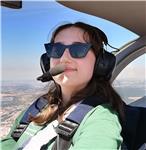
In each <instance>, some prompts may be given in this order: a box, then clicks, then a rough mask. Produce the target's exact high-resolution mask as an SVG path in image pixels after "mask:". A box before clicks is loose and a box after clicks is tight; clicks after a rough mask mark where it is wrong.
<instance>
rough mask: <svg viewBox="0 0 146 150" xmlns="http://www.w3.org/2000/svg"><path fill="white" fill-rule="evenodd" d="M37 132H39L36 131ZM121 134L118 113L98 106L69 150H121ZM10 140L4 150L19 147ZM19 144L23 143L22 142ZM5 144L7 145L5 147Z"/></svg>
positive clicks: (79, 131)
mask: <svg viewBox="0 0 146 150" xmlns="http://www.w3.org/2000/svg"><path fill="white" fill-rule="evenodd" d="M28 128H29V126H28ZM34 128H35V127H34ZM37 132H38V130H36V133H37ZM120 133H121V125H120V122H119V119H118V115H117V113H116V112H115V111H113V110H112V108H111V107H110V106H109V105H107V104H104V105H98V106H97V107H95V108H93V109H92V110H91V111H89V112H88V113H87V114H86V116H85V117H84V119H83V121H82V122H81V124H80V126H79V128H78V129H77V131H76V133H75V135H74V136H73V139H72V144H71V146H70V148H69V150H89V149H90V150H101V149H102V150H103V149H108V150H114V149H120V146H121V143H122V141H123V139H122V136H121V134H120ZM24 137H25V136H24ZM42 138H43V137H42ZM9 140H10V141H9ZM9 140H7V142H6V141H4V142H2V148H3V149H4V150H16V147H15V146H14V147H15V149H12V147H13V146H12V145H14V144H16V145H17V143H16V142H14V141H13V142H12V139H9ZM23 140H24V139H23ZM8 142H9V144H8ZM19 142H20V143H21V140H20V141H19ZM5 143H7V144H6V145H5ZM48 143H49V145H48V150H51V148H52V145H53V144H54V142H52V143H51V142H49V141H48ZM9 145H10V146H9ZM3 149H2V150H3Z"/></svg>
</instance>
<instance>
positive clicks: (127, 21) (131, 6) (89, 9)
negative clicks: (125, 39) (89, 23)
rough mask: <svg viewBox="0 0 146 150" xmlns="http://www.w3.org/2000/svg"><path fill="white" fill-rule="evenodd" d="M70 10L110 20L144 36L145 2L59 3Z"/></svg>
mask: <svg viewBox="0 0 146 150" xmlns="http://www.w3.org/2000/svg"><path fill="white" fill-rule="evenodd" d="M59 3H60V4H62V5H64V6H66V7H69V8H71V9H74V10H77V11H81V12H84V13H88V14H91V15H94V16H97V17H101V18H104V19H107V20H110V21H112V22H114V23H116V24H119V25H121V26H123V27H125V28H127V29H129V30H131V31H132V32H134V33H136V34H138V35H140V36H143V35H146V1H109V0H108V1H97V0H96V1H95V0H93V1H83V0H80V1H59Z"/></svg>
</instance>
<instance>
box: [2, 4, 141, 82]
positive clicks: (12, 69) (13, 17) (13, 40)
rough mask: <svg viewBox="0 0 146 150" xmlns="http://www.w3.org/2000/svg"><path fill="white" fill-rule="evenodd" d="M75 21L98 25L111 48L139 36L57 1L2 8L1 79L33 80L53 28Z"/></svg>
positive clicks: (38, 69) (37, 72)
mask: <svg viewBox="0 0 146 150" xmlns="http://www.w3.org/2000/svg"><path fill="white" fill-rule="evenodd" d="M76 21H83V22H86V23H88V24H91V25H94V26H96V27H99V28H100V29H101V30H103V31H104V32H105V33H106V35H107V37H108V41H109V44H110V45H112V46H114V47H118V48H119V47H121V46H122V45H124V44H126V43H127V41H131V40H133V39H136V38H137V37H138V36H137V35H136V34H134V33H132V32H130V31H129V30H127V29H124V28H123V27H121V26H119V25H117V24H114V23H112V22H110V21H107V20H104V19H101V18H98V17H94V16H91V15H87V14H84V13H79V12H77V11H74V10H71V9H69V8H66V7H64V6H61V5H60V4H58V3H57V2H47V1H42V2H41V1H40V2H33V1H32V2H30V1H24V2H23V7H22V9H19V10H16V9H10V8H6V7H1V59H2V61H1V68H0V70H1V80H2V81H3V80H4V81H5V80H35V79H36V78H37V77H38V76H40V75H41V74H42V72H41V69H40V56H41V54H43V53H45V49H44V43H46V42H49V39H50V37H51V33H52V31H53V29H55V28H56V27H57V26H58V25H60V24H64V23H68V22H76ZM108 49H109V51H111V49H110V48H108Z"/></svg>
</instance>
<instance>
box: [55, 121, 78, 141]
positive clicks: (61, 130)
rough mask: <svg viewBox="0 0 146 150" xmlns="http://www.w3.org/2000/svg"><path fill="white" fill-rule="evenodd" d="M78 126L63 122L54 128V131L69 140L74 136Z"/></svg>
mask: <svg viewBox="0 0 146 150" xmlns="http://www.w3.org/2000/svg"><path fill="white" fill-rule="evenodd" d="M78 126H79V125H78V124H77V123H74V122H71V121H69V120H65V121H63V122H62V123H60V124H59V125H58V126H57V127H56V128H55V131H56V133H57V134H59V135H61V136H63V137H65V138H67V139H69V138H71V137H72V136H73V135H74V133H75V131H76V130H77V128H78Z"/></svg>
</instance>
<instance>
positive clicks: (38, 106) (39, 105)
mask: <svg viewBox="0 0 146 150" xmlns="http://www.w3.org/2000/svg"><path fill="white" fill-rule="evenodd" d="M47 104H48V100H47V99H45V98H43V97H39V98H38V99H37V100H36V101H35V102H34V103H33V104H32V105H31V106H30V107H29V108H28V109H27V111H26V112H25V114H24V115H23V117H22V119H21V120H20V123H19V125H18V126H17V127H16V128H15V130H14V131H13V132H12V133H11V136H12V138H13V139H14V140H15V141H18V139H19V138H20V136H21V135H22V134H23V133H24V131H25V130H26V128H27V127H28V125H29V123H30V121H29V115H30V114H31V115H32V116H36V115H37V114H38V113H39V112H40V111H41V110H42V109H43V108H44V107H45V106H46V105H47Z"/></svg>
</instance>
